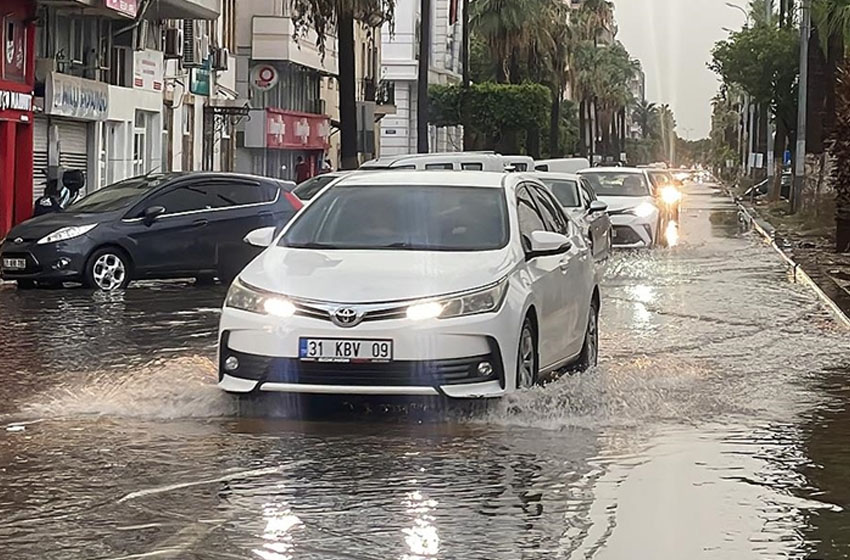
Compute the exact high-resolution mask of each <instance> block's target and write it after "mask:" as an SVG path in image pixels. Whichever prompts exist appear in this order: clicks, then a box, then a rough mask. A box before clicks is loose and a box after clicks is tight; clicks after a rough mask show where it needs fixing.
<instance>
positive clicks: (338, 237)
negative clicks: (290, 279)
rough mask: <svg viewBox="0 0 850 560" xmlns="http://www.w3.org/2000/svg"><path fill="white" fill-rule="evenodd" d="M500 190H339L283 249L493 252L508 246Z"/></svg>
mask: <svg viewBox="0 0 850 560" xmlns="http://www.w3.org/2000/svg"><path fill="white" fill-rule="evenodd" d="M508 232H509V229H508V215H507V205H506V202H505V195H504V191H503V190H502V189H500V188H485V187H458V186H431V185H427V186H426V185H407V184H398V185H363V186H360V185H358V186H345V185H343V186H337V187H331V189H330V190H329V191H328V192H326V193H325V194H323V195H322V196H320V197H319V198H317V199H316V200H315V201H314V202H312V203H310V204H309V205H308V206H307V207H306V209H305V210H304V213H303V214H302V215H301V217H300V218H299V219H298V220H297V221H296V222H295V223H294V224H293V225H292V227H291V228H290V229H289V231H287V233H286V235H284V237H283V238H282V239H281V241H280V244H281V246H284V247H293V248H322V249H373V250H374V249H387V250H408V251H417V250H419V251H491V250H496V249H500V248H502V247H504V246H506V245H507V243H508V237H509V233H508Z"/></svg>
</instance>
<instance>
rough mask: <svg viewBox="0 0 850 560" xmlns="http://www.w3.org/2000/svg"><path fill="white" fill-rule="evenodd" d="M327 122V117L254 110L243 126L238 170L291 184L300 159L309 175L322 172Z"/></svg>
mask: <svg viewBox="0 0 850 560" xmlns="http://www.w3.org/2000/svg"><path fill="white" fill-rule="evenodd" d="M329 136H330V119H329V118H328V117H327V116H326V115H317V114H314V113H302V112H298V111H285V110H282V109H271V108H269V109H255V110H252V111H251V114H250V119H249V120H248V121H247V122H246V123H245V136H244V138H245V140H244V149H243V150H242V153H241V154H238V156H239V157H240V159H241V161H240V162H238V163H237V165H238V166H239V168H241V169H243V170H245V171H249V172H251V173H255V174H259V175H265V176H267V177H277V178H280V179H287V180H292V181H294V180H295V178H296V176H295V166H296V164H297V162H298V158H299V157H301V158H302V159H303V160H304V161H305V162H306V163H307V165H309V166H310V175H311V176H312V175H315V174H316V173H318V171H319V170H320V169H321V165H322V161H324V158H325V154H326V153H327V150H328V149H329V147H330V142H329Z"/></svg>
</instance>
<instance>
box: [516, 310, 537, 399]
mask: <svg viewBox="0 0 850 560" xmlns="http://www.w3.org/2000/svg"><path fill="white" fill-rule="evenodd" d="M536 360H537V358H536V356H535V355H534V333H532V332H531V327H530V325H529V324H528V323H527V322H526V324H525V325H523V327H522V334H521V335H520V341H519V367H518V368H517V386H518V387H520V388H527V387H531V386H532V385H534V383H535V379H534V378H535V365H536Z"/></svg>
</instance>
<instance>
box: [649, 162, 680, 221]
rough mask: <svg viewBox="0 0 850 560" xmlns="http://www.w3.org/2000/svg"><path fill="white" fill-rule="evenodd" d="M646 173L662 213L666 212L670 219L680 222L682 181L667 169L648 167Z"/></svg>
mask: <svg viewBox="0 0 850 560" xmlns="http://www.w3.org/2000/svg"><path fill="white" fill-rule="evenodd" d="M646 174H647V176H648V177H649V181H650V183H651V184H652V192H653V194H655V198H656V199H657V200H658V203H659V207H660V208H661V210H662V213H664V214H666V218H667V219H668V220H671V221H673V222H676V223H677V224H678V223H679V212H680V209H681V207H682V186H683V185H682V182H681V181H679V180H678V179H677V178H676V177H675V176H674V175H673V174H672V173H671V172H669V171H667V170H666V169H647V170H646Z"/></svg>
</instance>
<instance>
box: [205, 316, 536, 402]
mask: <svg viewBox="0 0 850 560" xmlns="http://www.w3.org/2000/svg"><path fill="white" fill-rule="evenodd" d="M512 317H513V312H512V310H511V306H510V305H508V304H507V302H506V304H505V305H503V307H502V309H501V310H500V311H499V312H498V313H491V314H482V315H474V316H470V317H461V318H455V319H430V320H426V321H418V322H414V321H410V320H407V319H390V320H382V321H373V322H364V323H361V324H359V325H358V326H356V327H354V328H342V327H337V326H336V325H334V324H333V323H331V322H330V321H326V320H323V319H318V318H314V317H304V316H297V315H296V316H294V317H290V318H288V319H277V318H273V317H269V316H266V315H259V314H255V313H249V312H246V311H240V310H236V309H231V308H225V309H224V311H223V312H222V318H221V329H220V333H219V356H218V368H219V387H220V388H221V389H223V390H225V391H228V392H231V393H248V392H253V391H270V392H274V391H276V392H290V393H313V394H336V395H409V396H423V395H443V396H448V397H455V398H474V397H499V396H502V395H503V394H505V393H506V392H507V391H509V390H512V389H513V388H514V386H515V375H512V374H510V373H512V372H515V371H516V350H515V348H516V346H517V340H518V339H519V323H520V321H519V320H518V319H517V320H512ZM301 337H317V338H352V339H392V340H393V354H394V355H393V360H394V361H392V362H387V363H334V362H306V361H301V360H300V359H299V357H298V347H299V339H300V338H301ZM231 356H232V357H235V358H236V359H237V360H238V363H239V367H238V368H236V369H235V370H232V371H228V370H227V369H226V368H225V365H224V364H225V361H226V360H227V358H229V357H231ZM482 362H487V363H489V364H490V365H491V366H492V370H493V371H492V372H491V373H489V374H487V375H483V374H482V373H480V370H479V364H481V363H482Z"/></svg>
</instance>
